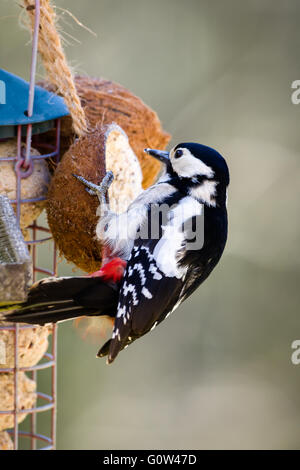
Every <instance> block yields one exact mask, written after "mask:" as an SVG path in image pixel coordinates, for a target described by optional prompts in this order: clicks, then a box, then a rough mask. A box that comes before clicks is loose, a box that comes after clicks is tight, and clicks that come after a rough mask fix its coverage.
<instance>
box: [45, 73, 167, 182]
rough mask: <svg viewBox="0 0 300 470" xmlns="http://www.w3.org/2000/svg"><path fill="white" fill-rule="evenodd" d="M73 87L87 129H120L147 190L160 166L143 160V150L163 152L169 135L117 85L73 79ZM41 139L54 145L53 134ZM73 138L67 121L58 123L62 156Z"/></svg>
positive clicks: (146, 108) (138, 101)
mask: <svg viewBox="0 0 300 470" xmlns="http://www.w3.org/2000/svg"><path fill="white" fill-rule="evenodd" d="M39 85H41V86H43V87H44V88H46V89H47V90H49V91H55V89H54V88H53V85H51V84H49V83H48V82H46V81H43V82H40V83H39ZM75 85H76V89H77V93H78V95H79V97H80V99H81V104H82V106H83V107H84V111H85V114H86V117H87V120H88V122H89V125H90V126H91V128H94V127H95V126H96V125H98V124H100V125H103V124H111V123H113V122H114V123H116V124H118V125H119V126H121V127H122V129H123V130H124V131H125V132H126V134H127V136H128V139H129V143H130V145H131V147H132V149H133V151H134V153H135V154H136V156H137V157H138V159H139V162H140V165H141V168H142V172H143V187H144V188H147V187H148V186H151V184H153V183H154V182H155V180H156V178H157V175H158V173H159V171H160V168H161V164H160V163H159V162H158V161H157V160H155V159H153V158H152V159H149V158H147V156H146V155H145V154H144V148H158V149H161V150H164V149H165V148H166V146H167V144H168V142H169V140H170V138H171V136H170V134H168V133H167V132H165V131H164V130H163V129H162V126H161V123H160V120H159V118H158V116H157V114H156V113H155V112H154V111H153V110H152V109H151V108H149V106H147V105H146V104H145V103H144V102H143V101H142V100H141V99H140V98H138V97H137V96H135V95H134V94H133V93H131V92H130V91H129V90H127V89H126V88H124V87H123V86H122V85H119V84H118V83H114V82H111V81H109V80H104V79H101V78H90V77H81V76H76V77H75ZM44 136H45V139H46V140H48V141H50V142H51V143H52V144H53V143H54V142H55V134H54V132H53V131H49V132H48V133H46V134H44ZM74 138H75V134H74V133H73V130H72V120H71V117H70V116H65V117H63V118H62V121H61V152H62V154H64V153H65V152H66V151H67V150H68V148H69V147H70V145H71V144H72V142H73V141H74Z"/></svg>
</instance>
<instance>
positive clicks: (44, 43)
mask: <svg viewBox="0 0 300 470" xmlns="http://www.w3.org/2000/svg"><path fill="white" fill-rule="evenodd" d="M23 5H24V8H25V9H26V11H27V14H28V19H29V21H28V22H26V23H25V24H26V26H27V27H28V28H29V29H30V31H31V33H33V29H34V17H35V0H23ZM40 12H41V16H40V28H39V40H38V51H39V54H40V56H41V58H42V61H43V65H44V67H45V70H46V72H47V76H48V79H49V81H50V82H51V83H52V84H53V85H54V86H55V87H56V90H57V92H58V93H59V94H60V95H62V96H63V97H64V100H65V103H66V105H67V106H68V109H69V111H70V114H71V116H72V120H73V128H74V131H75V133H76V134H77V135H78V136H82V135H84V134H86V133H87V130H88V123H87V120H86V117H85V114H84V110H83V108H82V106H81V103H80V98H79V96H78V94H77V91H76V87H75V82H74V78H73V75H72V72H71V70H70V67H69V66H68V63H67V59H66V56H65V53H64V50H63V47H62V43H61V39H60V36H59V33H58V31H57V28H56V14H55V11H54V9H53V7H52V6H51V4H50V0H40Z"/></svg>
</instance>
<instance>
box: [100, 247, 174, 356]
mask: <svg viewBox="0 0 300 470" xmlns="http://www.w3.org/2000/svg"><path fill="white" fill-rule="evenodd" d="M181 289H182V280H181V279H179V278H177V277H175V276H172V277H166V276H165V275H164V274H163V272H162V271H161V270H160V269H159V268H158V266H157V263H156V260H155V258H154V256H153V253H151V251H150V248H149V246H147V245H144V244H141V245H135V246H134V249H133V252H132V255H131V258H130V259H129V261H128V264H127V268H126V270H125V274H124V280H123V283H122V285H121V289H120V294H119V303H118V308H117V315H116V319H115V324H114V330H113V333H112V338H111V340H110V343H109V354H108V362H112V361H113V360H114V359H115V357H116V356H117V354H118V353H119V351H121V350H122V349H123V348H124V347H125V346H127V344H130V343H131V342H133V341H134V340H135V339H137V338H139V337H140V336H142V335H144V334H145V333H147V332H148V331H149V330H151V328H153V327H154V326H156V322H158V323H159V322H160V321H162V320H163V319H164V318H165V317H166V315H167V314H168V313H169V312H170V311H172V309H173V307H174V305H175V304H176V302H177V300H178V297H179V295H180V292H181ZM106 349H107V347H106V348H104V349H103V348H102V349H101V350H100V352H99V355H100V356H102V355H105V353H106V352H107V351H106Z"/></svg>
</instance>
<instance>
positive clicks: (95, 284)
mask: <svg viewBox="0 0 300 470" xmlns="http://www.w3.org/2000/svg"><path fill="white" fill-rule="evenodd" d="M145 151H146V152H147V153H148V154H150V155H152V156H153V157H155V158H157V159H159V160H161V161H162V162H163V163H164V164H165V171H164V173H163V175H162V176H161V177H160V179H159V180H158V181H157V183H156V184H154V185H153V186H151V187H150V188H148V189H147V190H145V191H143V192H142V193H141V194H140V195H139V196H138V197H137V198H136V199H135V200H134V201H133V202H132V203H131V204H130V206H129V207H128V209H127V211H126V212H124V213H122V214H115V213H113V212H112V211H110V208H109V203H108V201H107V198H106V193H107V189H108V187H109V185H110V184H111V182H112V180H113V175H112V173H111V172H108V173H107V174H106V176H105V178H104V179H103V181H102V183H101V184H100V185H99V186H97V185H94V184H93V183H90V182H88V181H86V180H85V179H84V178H82V177H81V176H76V175H74V176H76V177H77V178H78V180H80V181H81V183H83V184H85V185H86V187H87V190H88V191H89V193H90V194H92V195H97V196H98V197H99V200H100V203H101V205H100V207H101V216H100V219H99V223H98V225H97V229H96V233H97V236H98V237H99V238H100V239H101V241H102V243H103V242H104V245H105V260H104V265H103V267H102V268H101V269H100V271H98V272H97V273H94V275H92V276H90V277H83V276H81V277H68V278H67V277H63V278H48V279H44V280H41V281H39V282H37V283H36V284H34V285H33V286H32V288H31V289H30V291H29V295H28V299H27V301H26V303H24V304H22V305H21V306H20V308H18V309H16V310H14V312H12V313H9V314H7V316H6V317H5V318H6V319H7V320H9V321H16V322H25V323H31V324H41V325H44V324H45V323H50V322H59V321H62V320H66V319H70V318H75V317H79V316H82V315H88V316H89V315H93V316H94V315H96V316H97V315H107V316H110V317H112V318H113V319H114V326H113V332H112V337H111V339H110V340H109V341H107V342H106V343H105V344H104V346H103V347H102V348H101V349H100V350H99V352H98V357H103V356H108V357H107V362H108V363H111V362H113V360H114V359H115V358H116V356H117V355H118V353H119V352H120V351H121V350H122V349H124V348H125V347H127V346H128V345H130V344H131V343H132V342H133V341H135V340H136V339H138V338H140V337H141V336H143V335H144V334H146V333H148V332H149V331H150V330H153V329H154V328H155V327H156V326H157V325H158V324H159V323H161V322H162V321H163V320H164V319H165V318H167V317H168V316H169V315H170V314H171V313H172V312H173V311H174V310H175V309H176V308H177V307H178V306H179V305H180V304H181V303H182V302H183V301H184V300H185V299H186V298H187V297H189V296H190V295H191V294H192V293H193V292H194V291H195V289H196V288H197V287H199V285H200V284H201V283H202V282H203V281H205V279H206V278H207V277H208V276H209V274H210V273H211V272H212V270H213V269H214V267H215V266H216V264H217V263H218V261H219V260H220V258H221V255H222V253H223V250H224V247H225V244H226V240H227V209H226V203H227V187H228V184H229V171H228V167H227V164H226V161H225V159H224V158H223V157H222V156H221V155H220V154H219V153H218V152H217V151H216V150H214V149H212V148H210V147H207V146H204V145H200V144H197V143H181V144H179V145H177V146H176V147H174V148H173V149H172V150H171V151H170V152H164V151H160V150H153V149H145Z"/></svg>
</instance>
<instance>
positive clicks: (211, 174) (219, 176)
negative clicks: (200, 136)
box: [145, 142, 229, 206]
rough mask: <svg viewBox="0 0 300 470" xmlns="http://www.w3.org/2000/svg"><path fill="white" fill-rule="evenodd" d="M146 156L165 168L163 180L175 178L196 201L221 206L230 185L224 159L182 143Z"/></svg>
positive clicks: (210, 150) (212, 151) (198, 145)
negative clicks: (158, 161) (153, 158)
mask: <svg viewBox="0 0 300 470" xmlns="http://www.w3.org/2000/svg"><path fill="white" fill-rule="evenodd" d="M145 152H147V153H148V154H149V155H152V156H153V157H155V158H157V159H158V160H160V161H161V162H163V163H164V164H165V165H166V173H167V175H166V181H167V179H168V177H169V178H170V179H172V178H173V179H174V178H175V179H176V178H178V179H179V180H180V182H181V183H180V184H181V186H184V187H185V188H186V191H187V192H188V194H190V195H191V196H193V197H195V198H196V199H199V200H202V201H203V202H205V203H207V204H208V205H211V206H215V205H223V204H225V202H226V190H227V186H228V184H229V170H228V166H227V164H226V161H225V159H224V158H223V157H222V155H220V153H218V152H217V151H216V150H214V149H213V148H211V147H207V146H206V145H201V144H197V143H193V142H185V143H181V144H178V145H176V146H175V147H173V148H172V149H171V150H170V152H165V151H161V150H154V149H145Z"/></svg>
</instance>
